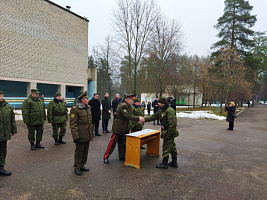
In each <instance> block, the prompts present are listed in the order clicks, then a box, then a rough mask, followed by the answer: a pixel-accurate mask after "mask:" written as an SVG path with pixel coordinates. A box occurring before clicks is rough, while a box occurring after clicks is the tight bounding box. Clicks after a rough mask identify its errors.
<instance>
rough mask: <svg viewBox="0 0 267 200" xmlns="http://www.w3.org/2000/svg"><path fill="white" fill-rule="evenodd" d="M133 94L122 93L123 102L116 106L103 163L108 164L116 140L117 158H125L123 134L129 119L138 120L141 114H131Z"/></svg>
mask: <svg viewBox="0 0 267 200" xmlns="http://www.w3.org/2000/svg"><path fill="white" fill-rule="evenodd" d="M133 98H134V95H127V94H125V95H124V100H125V101H124V102H123V103H121V104H120V105H119V106H118V107H117V116H116V119H115V120H114V122H113V125H112V132H113V134H112V136H111V140H110V142H109V144H108V147H107V150H106V152H105V154H104V163H105V164H109V157H110V155H111V154H112V152H113V150H114V148H115V146H116V143H117V142H118V151H119V159H120V160H122V161H124V160H125V134H128V133H129V120H132V121H140V120H143V121H144V118H143V117H142V116H134V115H131V107H132V104H133Z"/></svg>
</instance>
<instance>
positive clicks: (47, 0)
mask: <svg viewBox="0 0 267 200" xmlns="http://www.w3.org/2000/svg"><path fill="white" fill-rule="evenodd" d="M44 1H46V2H48V3H50V4H52V5H54V6H56V7H58V8H60V9H62V10H65V11H67V12H69V13H71V14H73V15H75V16H76V17H79V18H81V19H83V20H85V21H87V22H89V20H88V19H87V18H85V17H82V16H80V15H78V14H76V13H74V12H72V11H70V10H68V9H66V8H64V7H62V6H60V5H58V4H56V3H54V2H52V1H50V0H44Z"/></svg>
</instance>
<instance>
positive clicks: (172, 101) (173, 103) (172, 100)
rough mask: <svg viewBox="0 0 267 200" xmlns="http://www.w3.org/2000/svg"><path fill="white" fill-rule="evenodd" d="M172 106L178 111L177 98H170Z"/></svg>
mask: <svg viewBox="0 0 267 200" xmlns="http://www.w3.org/2000/svg"><path fill="white" fill-rule="evenodd" d="M170 106H171V107H172V108H173V110H175V112H176V100H175V99H173V98H170Z"/></svg>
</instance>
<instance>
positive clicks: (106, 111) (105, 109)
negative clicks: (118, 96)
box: [101, 92, 111, 134]
mask: <svg viewBox="0 0 267 200" xmlns="http://www.w3.org/2000/svg"><path fill="white" fill-rule="evenodd" d="M101 103H102V129H103V133H104V134H106V133H111V132H110V131H108V121H109V119H110V112H111V101H110V99H109V93H107V92H106V93H105V98H104V99H103V100H102V102H101Z"/></svg>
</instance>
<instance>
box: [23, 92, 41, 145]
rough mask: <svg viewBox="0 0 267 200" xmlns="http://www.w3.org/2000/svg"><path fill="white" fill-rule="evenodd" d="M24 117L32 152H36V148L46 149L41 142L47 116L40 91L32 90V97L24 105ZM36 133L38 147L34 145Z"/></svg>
mask: <svg viewBox="0 0 267 200" xmlns="http://www.w3.org/2000/svg"><path fill="white" fill-rule="evenodd" d="M22 117H23V121H24V123H25V124H26V125H27V128H28V139H29V142H30V143H31V150H36V148H39V149H44V148H45V147H44V146H43V145H41V143H40V142H41V141H42V137H43V132H44V121H45V120H46V114H45V105H44V101H43V100H42V99H41V98H40V97H39V91H38V89H31V94H30V96H29V97H28V98H27V99H26V100H24V102H23V104H22ZM35 131H36V145H34V142H35Z"/></svg>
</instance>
